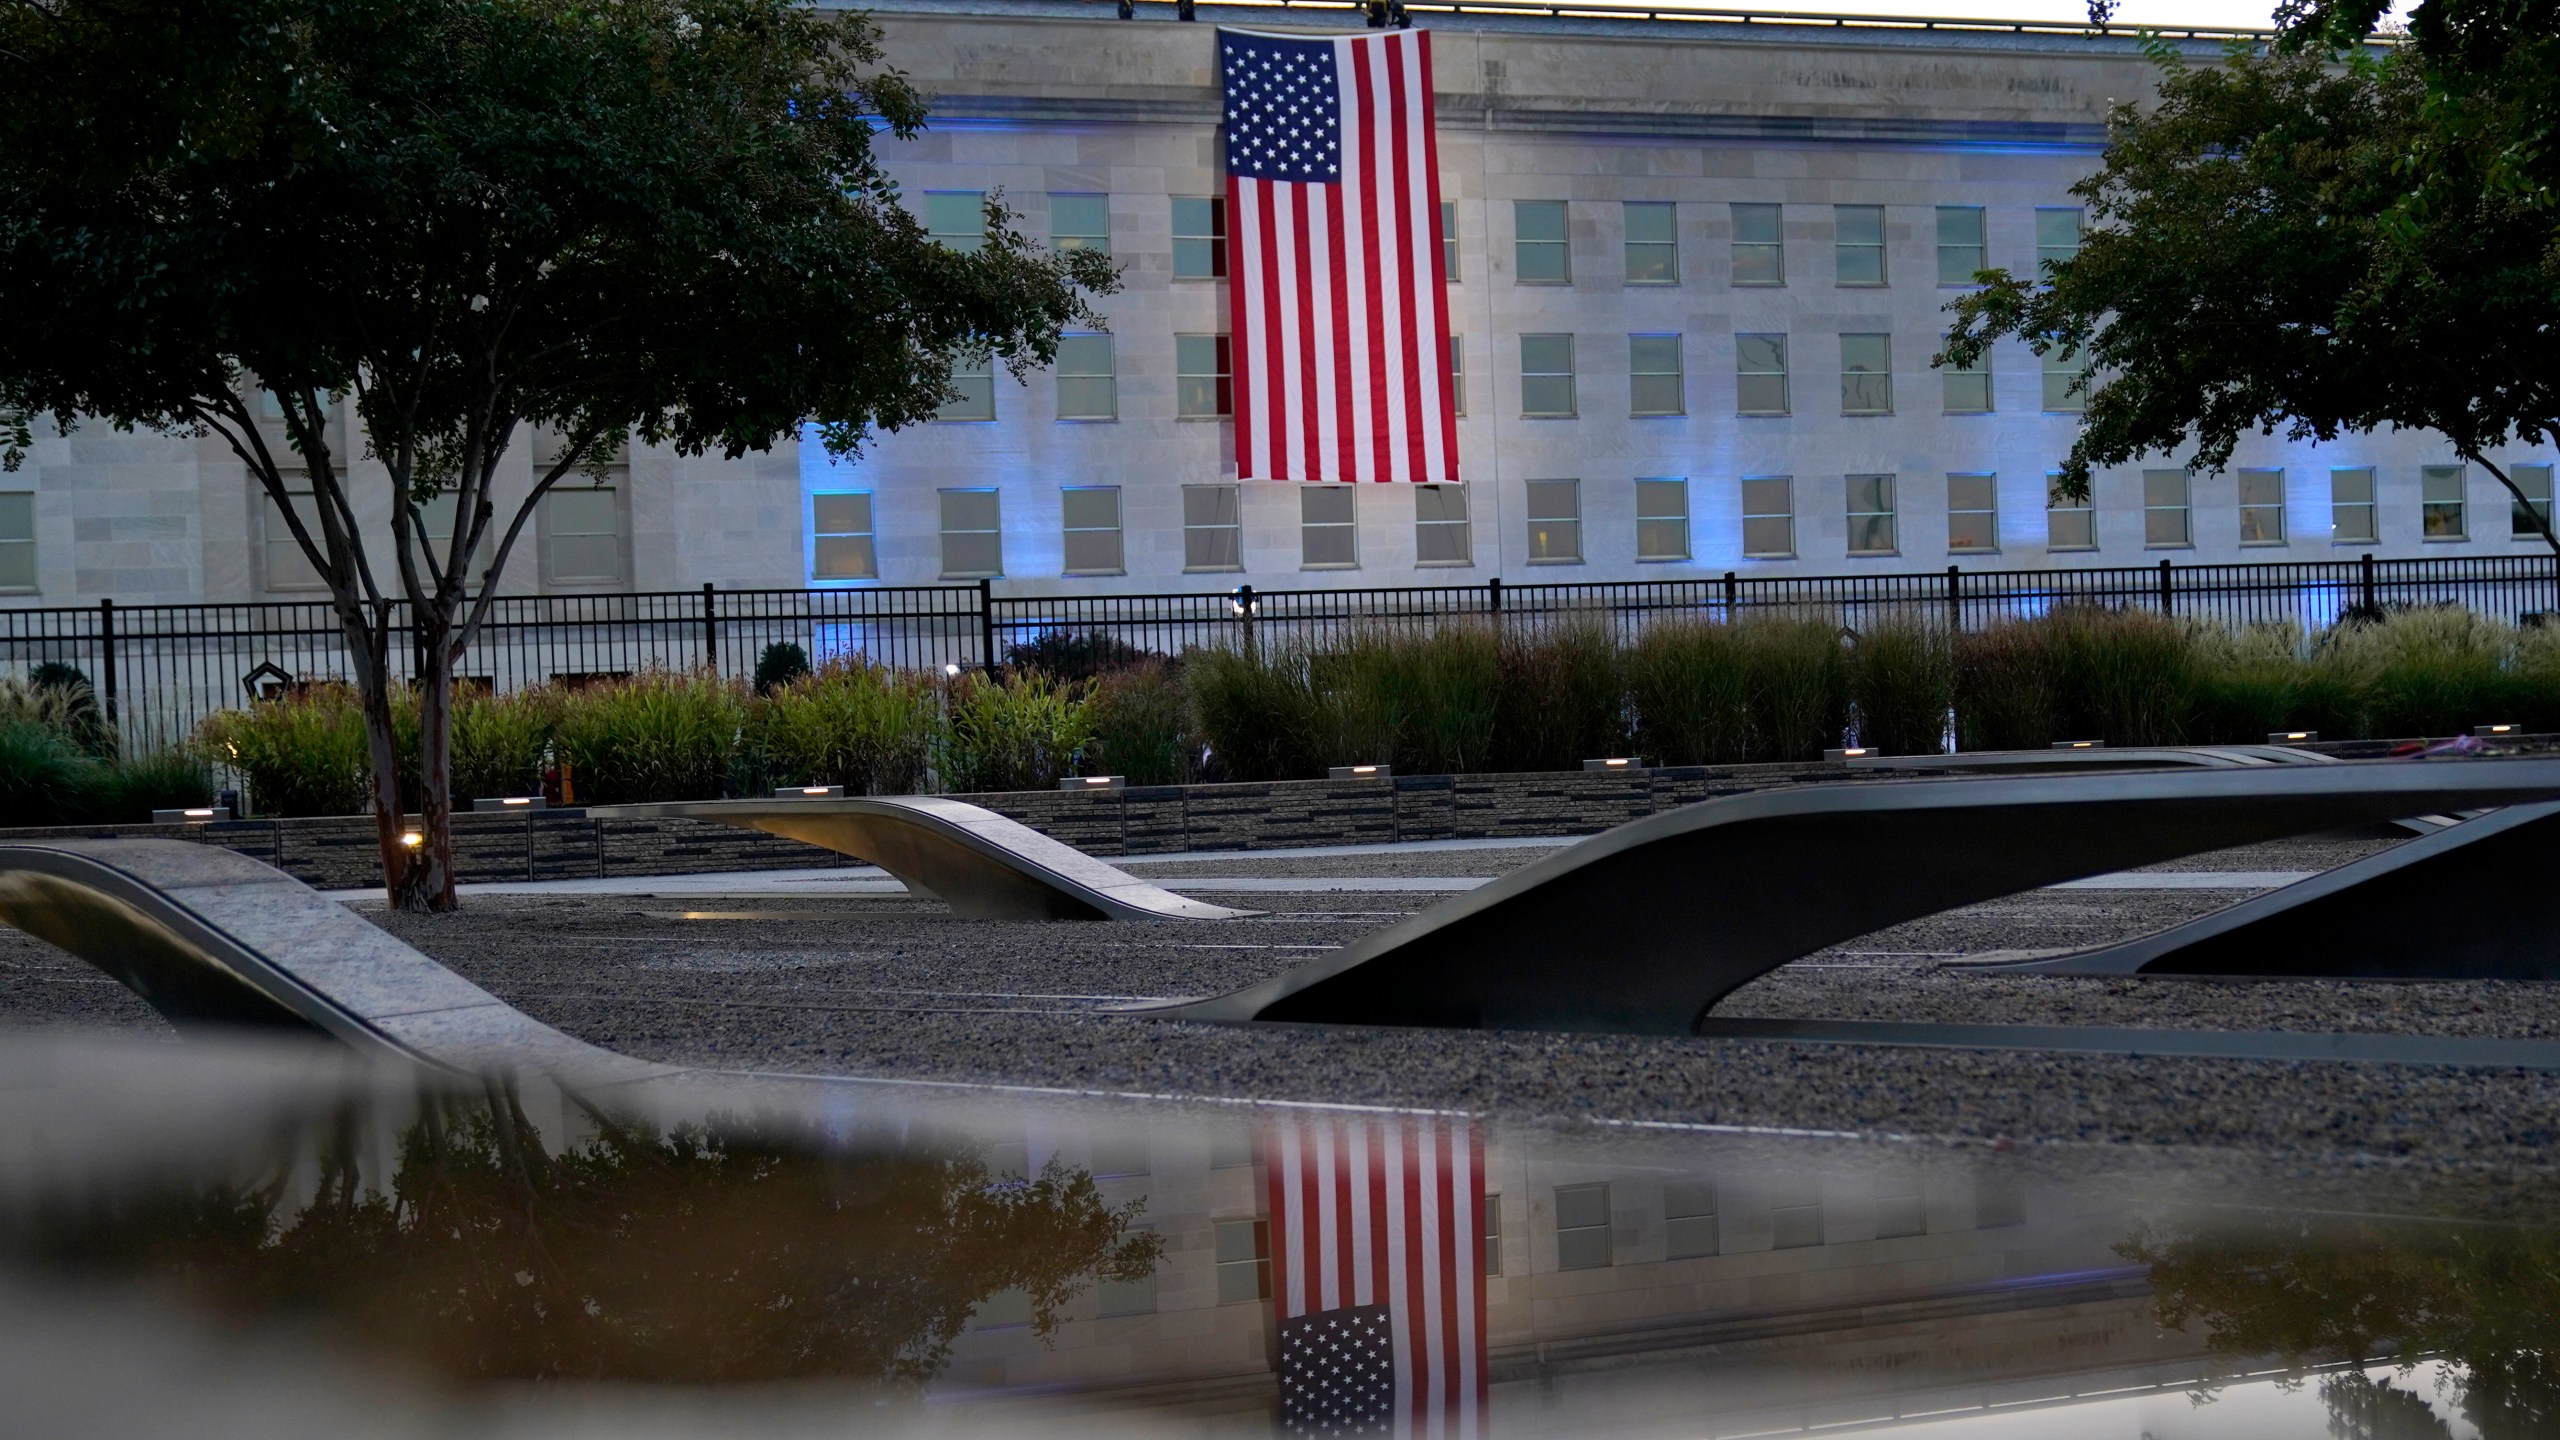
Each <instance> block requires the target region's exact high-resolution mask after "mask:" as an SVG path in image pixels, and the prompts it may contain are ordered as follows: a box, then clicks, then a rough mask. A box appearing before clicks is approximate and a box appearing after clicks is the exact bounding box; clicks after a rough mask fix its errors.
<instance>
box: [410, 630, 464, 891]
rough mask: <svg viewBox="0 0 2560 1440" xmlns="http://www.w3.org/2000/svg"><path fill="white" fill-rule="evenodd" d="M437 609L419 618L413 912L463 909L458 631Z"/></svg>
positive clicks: (411, 887)
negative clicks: (456, 865)
mask: <svg viewBox="0 0 2560 1440" xmlns="http://www.w3.org/2000/svg"><path fill="white" fill-rule="evenodd" d="M446 611H447V607H446V606H444V605H442V604H438V605H436V606H434V607H431V610H430V612H428V613H422V614H420V615H419V617H418V663H419V665H420V667H421V673H420V674H419V676H418V837H419V843H418V846H417V850H416V852H415V853H414V854H413V855H412V856H411V861H412V869H411V885H410V890H409V895H408V897H407V898H408V900H409V902H410V903H408V904H406V905H404V906H403V907H402V908H404V909H411V910H433V911H450V910H454V909H456V908H458V906H457V904H456V901H455V899H454V893H453V627H452V623H451V619H450V616H449V613H444V612H446Z"/></svg>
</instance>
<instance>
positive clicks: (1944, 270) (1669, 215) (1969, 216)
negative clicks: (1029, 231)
mask: <svg viewBox="0 0 2560 1440" xmlns="http://www.w3.org/2000/svg"><path fill="white" fill-rule="evenodd" d="M986 199H987V197H986V193H985V192H984V191H979V190H929V191H927V192H925V196H924V218H925V230H926V232H927V233H928V234H930V235H931V236H932V237H933V238H934V239H936V240H938V241H940V242H941V243H943V244H945V245H948V246H951V247H952V248H954V249H959V250H975V249H977V248H978V247H979V246H980V245H982V244H984V243H985V241H986ZM1171 200H1172V216H1171V220H1172V235H1173V274H1174V278H1175V279H1177V280H1214V279H1217V278H1219V277H1221V276H1223V275H1225V274H1226V273H1227V248H1226V239H1227V214H1226V209H1227V202H1226V201H1225V200H1224V199H1223V198H1220V197H1217V196H1207V195H1176V196H1173V197H1171ZM1586 203H1590V202H1586ZM1619 206H1620V212H1621V213H1620V231H1621V234H1622V236H1623V239H1622V240H1621V242H1620V243H1621V246H1622V257H1621V258H1622V260H1623V272H1622V274H1623V278H1624V280H1625V282H1626V283H1627V284H1629V285H1677V284H1680V283H1681V269H1682V267H1681V243H1680V207H1679V204H1678V202H1675V201H1670V200H1626V201H1621V202H1619ZM1457 208H1458V207H1457V204H1456V202H1454V201H1447V200H1444V201H1442V202H1441V203H1440V249H1441V257H1440V258H1441V263H1442V266H1443V268H1444V270H1445V271H1446V275H1447V278H1448V279H1449V280H1450V281H1451V282H1452V283H1456V282H1458V281H1459V279H1460V267H1459V263H1458V220H1457ZM1692 208H1693V209H1694V208H1697V207H1696V206H1695V205H1693V206H1692ZM1804 208H1807V207H1802V206H1799V207H1798V209H1799V210H1802V209H1804ZM1823 208H1827V209H1828V210H1829V211H1830V215H1831V282H1832V283H1833V284H1834V285H1837V286H1842V287H1845V288H1850V289H1873V288H1876V287H1880V286H1885V285H1889V284H1891V283H1892V273H1891V267H1890V266H1889V264H1888V263H1887V247H1886V244H1885V207H1884V206H1882V205H1833V206H1829V207H1823ZM1725 209H1726V211H1727V219H1728V221H1729V228H1730V235H1731V238H1730V240H1729V241H1728V244H1729V246H1730V253H1729V256H1728V261H1729V271H1728V273H1729V278H1730V281H1731V283H1733V284H1735V285H1742V286H1772V285H1784V284H1786V283H1787V243H1786V207H1785V206H1783V205H1781V204H1777V203H1774V202H1758V201H1733V202H1730V203H1729V204H1727V205H1726V206H1725ZM1929 209H1930V211H1931V213H1932V215H1933V217H1934V219H1935V224H1936V233H1937V283H1938V284H1940V285H1959V286H1961V285H1971V284H1973V283H1974V280H1973V277H1974V275H1975V274H1976V272H1978V271H1981V270H1984V269H1986V268H1988V267H1989V266H1990V264H1991V247H1990V232H1989V227H1988V225H1987V224H1986V222H1985V212H1984V208H1983V207H1982V206H1980V205H1936V206H1931V207H1929ZM2035 217H2036V219H2035V227H2036V254H2035V264H2036V269H2035V273H2036V274H2039V275H2041V274H2044V273H2045V271H2046V269H2047V267H2049V266H2052V265H2056V264H2060V263H2061V262H2063V261H2066V260H2069V259H2070V258H2071V257H2072V256H2074V255H2076V254H2078V253H2079V251H2080V232H2081V211H2080V210H2079V209H2078V208H2077V207H2073V206H2059V205H2057V206H2039V207H2038V208H2037V209H2036V212H2035ZM1511 236H1512V238H1511V246H1512V256H1511V258H1512V266H1511V274H1512V279H1513V280H1514V282H1516V283H1518V284H1522V285H1570V284H1572V283H1574V264H1573V215H1572V205H1571V202H1568V201H1564V200H1514V201H1512V202H1511ZM1049 240H1050V243H1051V244H1052V245H1054V246H1055V247H1056V248H1058V249H1060V250H1097V251H1101V252H1103V253H1105V254H1108V253H1110V250H1111V197H1110V196H1108V195H1098V194H1091V193H1082V192H1052V193H1051V194H1050V196H1049Z"/></svg>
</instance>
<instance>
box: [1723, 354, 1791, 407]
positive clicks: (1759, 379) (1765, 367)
mask: <svg viewBox="0 0 2560 1440" xmlns="http://www.w3.org/2000/svg"><path fill="white" fill-rule="evenodd" d="M1733 369H1734V396H1733V400H1734V404H1733V409H1734V413H1735V414H1737V415H1784V414H1786V413H1787V337H1786V336H1784V335H1736V336H1734V337H1733Z"/></svg>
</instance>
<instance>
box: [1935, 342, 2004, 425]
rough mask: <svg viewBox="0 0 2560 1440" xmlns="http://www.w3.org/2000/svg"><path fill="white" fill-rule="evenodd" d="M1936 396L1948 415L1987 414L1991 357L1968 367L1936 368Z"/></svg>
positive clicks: (1987, 354) (1989, 403)
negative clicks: (1937, 390)
mask: <svg viewBox="0 0 2560 1440" xmlns="http://www.w3.org/2000/svg"><path fill="white" fill-rule="evenodd" d="M1938 388H1939V396H1940V399H1941V401H1942V402H1943V404H1944V407H1945V409H1946V412H1947V413H1948V414H1950V415H1987V414H1989V413H1991V356H1990V355H1989V353H1988V352H1986V353H1985V354H1984V355H1983V357H1982V358H1981V359H1979V360H1976V361H1975V362H1973V363H1972V364H1970V365H1941V366H1939V367H1938Z"/></svg>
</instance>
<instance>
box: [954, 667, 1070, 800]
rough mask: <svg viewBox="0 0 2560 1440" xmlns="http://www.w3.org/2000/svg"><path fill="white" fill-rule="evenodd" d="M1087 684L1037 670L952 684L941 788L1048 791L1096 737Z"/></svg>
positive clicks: (970, 677) (973, 676) (970, 678)
mask: <svg viewBox="0 0 2560 1440" xmlns="http://www.w3.org/2000/svg"><path fill="white" fill-rule="evenodd" d="M1091 694H1092V686H1091V685H1090V684H1089V683H1086V682H1082V681H1067V682H1060V681H1055V680H1052V679H1050V678H1049V677H1048V676H1046V675H1042V674H1039V673H1037V672H1035V671H1024V672H1017V673H1015V674H1012V675H1008V676H1005V677H1003V678H1002V679H990V678H989V677H987V676H984V675H979V674H975V673H972V674H966V675H963V676H961V677H960V678H959V679H958V680H955V681H953V682H952V683H951V686H950V688H949V690H948V692H947V695H948V699H947V701H946V703H947V705H948V706H949V718H948V720H947V722H946V725H945V728H944V730H943V734H942V753H941V755H940V757H939V760H940V766H939V768H940V769H941V772H942V785H943V788H944V789H945V790H954V791H964V792H976V791H986V790H1046V789H1049V788H1051V787H1053V786H1055V785H1056V784H1057V783H1058V781H1059V780H1060V779H1062V778H1064V777H1065V776H1067V775H1070V774H1072V773H1074V767H1075V757H1076V754H1077V752H1079V751H1081V750H1082V749H1084V747H1085V745H1086V743H1087V742H1088V741H1090V740H1091V739H1092V738H1093V714H1092V701H1091V699H1090V696H1091Z"/></svg>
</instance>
